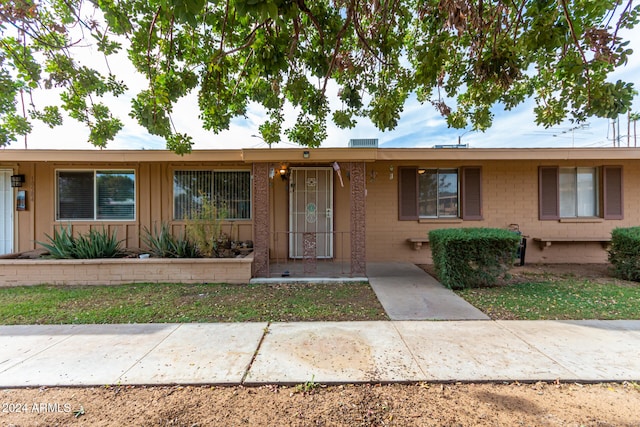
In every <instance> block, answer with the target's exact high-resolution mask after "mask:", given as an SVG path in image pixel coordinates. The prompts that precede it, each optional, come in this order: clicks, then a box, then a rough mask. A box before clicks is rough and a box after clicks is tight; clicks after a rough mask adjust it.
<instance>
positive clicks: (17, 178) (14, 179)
mask: <svg viewBox="0 0 640 427" xmlns="http://www.w3.org/2000/svg"><path fill="white" fill-rule="evenodd" d="M22 184H24V175H22V174H20V175H11V187H14V188H15V187H22Z"/></svg>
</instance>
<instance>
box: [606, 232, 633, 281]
mask: <svg viewBox="0 0 640 427" xmlns="http://www.w3.org/2000/svg"><path fill="white" fill-rule="evenodd" d="M609 262H610V263H611V265H612V268H613V274H614V275H615V276H616V277H619V278H621V279H625V280H633V281H636V282H640V227H628V228H616V229H614V230H613V231H612V232H611V247H610V248H609Z"/></svg>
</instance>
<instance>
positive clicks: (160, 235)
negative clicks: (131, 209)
mask: <svg viewBox="0 0 640 427" xmlns="http://www.w3.org/2000/svg"><path fill="white" fill-rule="evenodd" d="M142 241H143V242H144V244H145V245H147V247H148V248H149V252H151V254H152V255H153V256H156V257H160V258H199V257H200V252H199V251H198V248H197V247H196V246H195V245H194V244H193V243H191V241H189V240H188V239H186V238H184V237H175V236H173V234H171V231H170V229H169V224H167V223H166V222H163V223H162V224H161V225H160V230H158V229H157V228H156V226H155V225H154V226H153V231H150V230H149V229H148V228H147V227H144V229H143V235H142Z"/></svg>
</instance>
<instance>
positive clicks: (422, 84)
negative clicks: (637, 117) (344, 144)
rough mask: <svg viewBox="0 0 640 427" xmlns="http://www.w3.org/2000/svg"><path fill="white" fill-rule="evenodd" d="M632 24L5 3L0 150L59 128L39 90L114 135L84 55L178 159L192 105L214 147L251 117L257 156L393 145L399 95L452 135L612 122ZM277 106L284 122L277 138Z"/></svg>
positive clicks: (274, 1)
mask: <svg viewBox="0 0 640 427" xmlns="http://www.w3.org/2000/svg"><path fill="white" fill-rule="evenodd" d="M639 9H640V8H639V7H638V6H635V7H634V5H633V2H632V1H631V0H625V1H622V0H513V1H503V0H330V1H328V0H225V1H215V0H118V1H116V0H91V1H88V0H43V1H41V2H36V1H33V0H8V1H4V2H3V3H1V4H0V18H1V21H0V31H1V38H0V64H1V65H2V68H1V70H0V145H5V144H7V143H9V142H10V141H11V140H15V139H16V137H17V136H18V135H25V134H27V133H29V132H30V130H31V126H32V124H31V121H32V120H34V119H36V120H41V121H43V122H44V123H46V124H48V125H50V126H55V125H59V124H60V123H61V121H62V114H61V112H60V111H59V109H58V108H57V107H55V106H44V107H42V108H37V107H36V104H35V100H34V97H33V96H32V93H33V91H34V90H35V89H41V88H42V89H50V88H59V89H61V90H62V93H61V100H62V104H61V106H62V108H63V109H64V110H66V111H67V114H68V115H69V116H71V117H72V118H74V119H76V120H79V121H81V122H83V123H85V124H86V125H87V126H88V127H89V129H90V142H91V143H92V144H94V145H97V146H101V147H102V146H105V144H106V143H107V142H108V141H109V140H111V139H113V137H114V136H115V134H116V133H117V132H118V131H119V130H120V129H121V128H122V122H121V121H120V120H119V119H118V118H117V117H116V116H114V114H113V113H112V112H111V111H110V110H109V108H108V107H107V104H106V103H105V102H104V100H103V98H104V96H105V95H116V96H118V95H122V94H123V93H125V91H126V90H127V88H126V86H125V84H124V83H123V82H122V81H121V80H119V79H122V78H123V76H114V75H113V74H111V73H110V72H109V71H107V72H99V71H98V70H97V68H96V67H91V66H87V65H86V64H82V63H80V62H79V61H78V59H77V58H78V55H77V54H76V51H78V50H80V49H83V48H86V46H87V44H89V43H91V44H92V45H94V48H95V49H97V50H98V51H100V52H101V53H102V54H104V55H105V57H106V58H109V57H113V55H115V54H117V53H118V52H119V51H120V50H121V49H122V48H123V47H125V48H126V49H127V53H128V58H129V60H130V61H131V63H132V64H133V66H134V67H135V69H136V70H137V71H138V72H139V73H141V74H142V75H143V76H144V77H145V79H146V81H147V83H148V84H147V86H146V87H144V88H136V90H137V93H135V95H134V98H133V100H132V103H131V112H130V115H131V116H132V117H134V118H135V119H136V120H137V121H138V122H139V123H140V124H141V125H142V126H144V127H145V128H146V129H147V130H148V131H149V132H150V133H151V134H154V135H159V136H161V137H163V138H165V140H166V141H167V146H168V148H170V149H172V150H174V151H176V152H178V153H185V152H188V151H189V150H190V149H191V145H192V142H193V141H192V139H191V138H190V136H189V135H186V134H184V133H181V132H180V129H176V128H175V126H174V125H173V123H172V120H171V114H172V111H173V109H174V106H175V104H176V102H177V101H178V100H179V99H181V98H182V97H184V96H186V95H187V94H190V93H196V94H197V100H198V105H199V110H200V120H201V122H202V124H203V126H204V128H206V129H208V130H211V131H212V132H220V131H222V130H224V129H227V128H228V127H229V125H230V121H231V120H232V119H233V118H235V117H239V116H240V117H242V116H243V115H245V114H246V112H247V109H248V108H249V106H250V103H257V104H259V105H261V106H263V107H264V109H265V110H266V112H267V117H268V118H267V120H265V121H264V123H262V124H261V125H260V128H259V131H260V133H261V135H262V137H263V138H264V140H265V141H266V142H267V143H269V144H272V143H277V142H279V141H280V140H281V139H282V135H283V133H284V134H286V135H287V137H288V138H289V139H290V140H291V141H294V142H297V143H299V144H301V145H304V146H310V147H313V146H318V145H320V144H321V142H322V141H323V140H324V139H325V138H326V123H327V120H333V121H334V123H335V124H336V125H337V126H339V127H341V128H350V127H353V126H354V125H355V123H356V121H357V119H358V118H359V117H368V118H370V119H371V121H372V122H373V123H374V124H375V125H376V126H377V127H378V128H379V129H381V130H388V129H393V128H394V127H395V126H396V125H397V123H398V120H399V118H400V115H401V113H402V110H403V106H404V104H405V102H406V101H407V98H408V97H409V96H410V95H411V94H416V96H417V98H418V100H419V101H420V102H423V103H426V104H431V105H432V106H433V107H435V108H436V109H437V110H438V111H439V112H440V113H441V114H442V115H444V116H445V117H446V120H447V123H448V124H449V125H450V126H452V127H457V128H463V127H466V126H472V127H473V128H474V129H478V130H484V129H486V128H487V127H489V126H490V125H491V121H492V113H491V107H492V106H494V105H496V104H502V105H504V107H505V108H506V109H511V108H513V107H514V106H516V105H518V104H520V103H522V102H523V101H524V100H525V99H527V98H529V97H534V98H535V99H536V103H537V104H536V109H535V114H536V121H537V122H538V124H543V125H546V126H552V125H555V124H558V123H560V122H561V121H562V120H564V119H566V118H567V117H568V118H570V119H571V120H576V121H583V120H585V119H586V118H587V117H589V116H599V117H616V116H617V115H618V114H619V113H622V112H625V111H626V110H627V109H629V108H630V105H631V101H632V98H633V95H634V88H633V86H632V85H631V84H630V83H626V82H622V81H617V82H611V81H608V80H607V77H608V76H609V75H610V73H611V72H612V71H613V70H614V69H615V68H616V67H620V66H622V65H624V64H625V63H626V61H627V57H628V55H629V54H631V51H630V49H629V48H628V42H627V41H625V40H623V39H622V38H621V37H620V36H619V31H620V30H622V29H626V28H632V27H633V26H634V25H636V23H637V22H638V13H639ZM106 63H107V64H108V61H107V62H106ZM107 69H108V66H107ZM335 86H337V94H338V98H339V99H338V102H335V100H334V101H333V102H331V103H330V100H329V97H330V96H331V93H334V94H335V92H331V90H330V88H332V87H333V88H335ZM138 89H139V90H138ZM286 103H289V104H291V105H293V106H294V107H295V110H296V112H297V114H298V116H297V120H296V122H295V124H294V125H293V126H292V127H290V128H287V129H283V127H284V113H283V108H284V106H285V104H286ZM25 106H26V108H25Z"/></svg>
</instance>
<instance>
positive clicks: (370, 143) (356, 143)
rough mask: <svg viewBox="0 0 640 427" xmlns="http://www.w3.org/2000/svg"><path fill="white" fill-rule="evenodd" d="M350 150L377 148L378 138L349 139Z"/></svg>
mask: <svg viewBox="0 0 640 427" xmlns="http://www.w3.org/2000/svg"><path fill="white" fill-rule="evenodd" d="M349 147H351V148H378V138H374V139H350V140H349Z"/></svg>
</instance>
